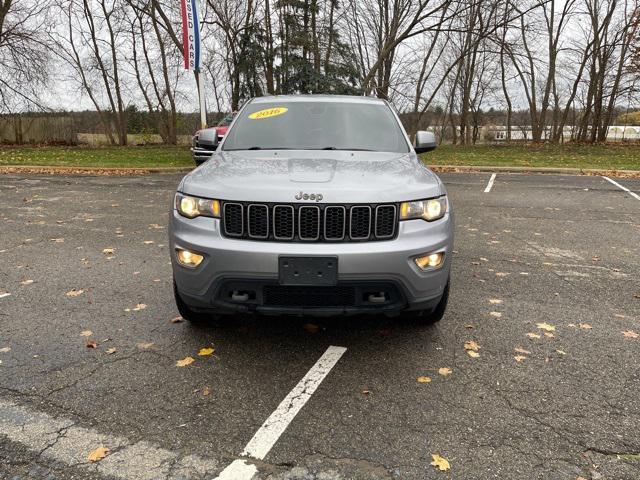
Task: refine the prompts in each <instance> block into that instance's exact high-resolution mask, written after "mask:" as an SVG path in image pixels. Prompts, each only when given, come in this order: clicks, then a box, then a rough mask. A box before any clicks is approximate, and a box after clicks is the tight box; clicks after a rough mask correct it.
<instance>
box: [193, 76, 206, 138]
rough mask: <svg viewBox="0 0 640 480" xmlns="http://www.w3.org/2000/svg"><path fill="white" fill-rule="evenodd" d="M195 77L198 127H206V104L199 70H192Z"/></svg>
mask: <svg viewBox="0 0 640 480" xmlns="http://www.w3.org/2000/svg"><path fill="white" fill-rule="evenodd" d="M193 73H194V75H195V77H196V85H197V88H198V103H199V104H200V128H207V105H206V103H205V100H204V88H203V87H202V76H201V75H200V70H194V71H193Z"/></svg>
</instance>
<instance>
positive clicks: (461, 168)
mask: <svg viewBox="0 0 640 480" xmlns="http://www.w3.org/2000/svg"><path fill="white" fill-rule="evenodd" d="M427 166H428V167H429V168H430V169H431V170H433V171H434V172H445V173H446V172H456V173H474V172H476V173H480V172H490V173H542V174H550V175H553V174H555V175H591V176H602V175H605V176H608V177H640V171H639V170H601V169H596V168H559V167H504V166H468V165H427Z"/></svg>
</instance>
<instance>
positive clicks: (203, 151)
mask: <svg viewBox="0 0 640 480" xmlns="http://www.w3.org/2000/svg"><path fill="white" fill-rule="evenodd" d="M237 113H238V112H231V113H230V114H229V115H226V116H225V117H224V118H223V119H222V120H220V121H219V122H218V123H217V125H216V126H215V127H209V128H205V129H202V130H198V131H197V132H196V133H195V134H194V135H193V138H192V139H191V156H192V157H193V161H194V162H196V165H200V164H201V163H203V162H205V161H207V160H208V159H209V158H210V157H211V155H212V154H213V152H214V150H215V149H216V145H217V144H218V142H220V141H222V139H223V138H224V136H225V135H226V133H227V130H228V129H229V126H230V125H231V123H232V122H233V119H234V118H235V116H236V114H237Z"/></svg>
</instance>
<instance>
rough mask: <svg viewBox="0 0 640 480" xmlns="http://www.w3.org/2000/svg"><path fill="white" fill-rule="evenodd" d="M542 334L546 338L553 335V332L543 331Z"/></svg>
mask: <svg viewBox="0 0 640 480" xmlns="http://www.w3.org/2000/svg"><path fill="white" fill-rule="evenodd" d="M544 336H545V337H547V338H553V337H555V335H554V334H553V333H551V332H544Z"/></svg>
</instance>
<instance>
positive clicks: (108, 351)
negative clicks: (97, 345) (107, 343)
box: [104, 347, 116, 355]
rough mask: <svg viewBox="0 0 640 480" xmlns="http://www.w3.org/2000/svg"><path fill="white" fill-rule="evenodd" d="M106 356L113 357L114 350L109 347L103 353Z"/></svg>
mask: <svg viewBox="0 0 640 480" xmlns="http://www.w3.org/2000/svg"><path fill="white" fill-rule="evenodd" d="M104 353H106V354H107V355H113V354H114V353H116V349H115V348H113V347H111V348H108V349H106V350H105V352H104Z"/></svg>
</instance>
